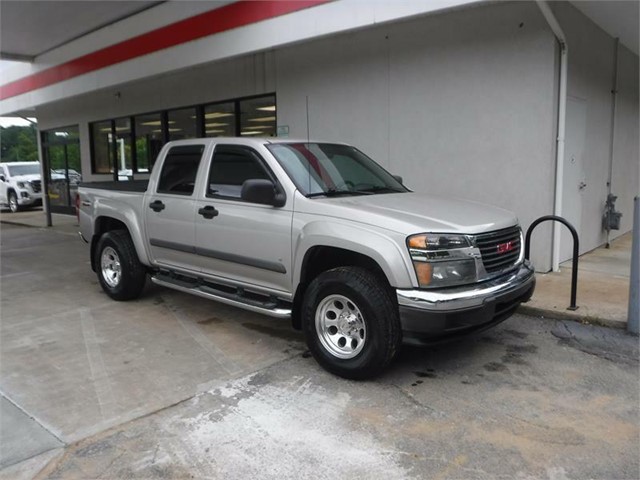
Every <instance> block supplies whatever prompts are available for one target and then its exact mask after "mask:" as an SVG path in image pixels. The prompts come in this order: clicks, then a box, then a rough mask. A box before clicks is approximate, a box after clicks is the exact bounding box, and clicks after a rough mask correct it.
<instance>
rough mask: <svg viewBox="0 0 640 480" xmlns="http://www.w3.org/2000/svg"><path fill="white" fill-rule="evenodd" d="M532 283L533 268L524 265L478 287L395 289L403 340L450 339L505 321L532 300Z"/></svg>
mask: <svg viewBox="0 0 640 480" xmlns="http://www.w3.org/2000/svg"><path fill="white" fill-rule="evenodd" d="M535 283H536V280H535V275H534V271H533V266H532V265H531V264H530V263H529V262H527V261H525V262H523V263H522V264H521V265H520V268H518V270H515V271H513V272H511V273H508V274H506V275H503V276H501V277H497V278H495V279H493V280H489V281H487V282H483V283H481V284H477V285H467V286H464V287H456V288H448V289H440V290H404V289H397V290H396V294H397V298H398V307H399V311H400V321H401V323H402V329H403V335H404V337H405V340H406V339H411V338H421V337H428V338H431V337H442V336H449V335H453V334H456V333H462V332H465V331H471V330H479V329H481V328H482V327H486V326H491V325H494V324H496V323H499V322H500V321H502V320H506V319H507V318H508V317H509V316H511V315H512V314H513V312H514V311H515V309H516V308H517V306H518V305H520V303H522V302H525V301H527V300H528V299H529V298H530V297H531V295H532V294H533V290H534V288H535ZM409 343H415V342H409Z"/></svg>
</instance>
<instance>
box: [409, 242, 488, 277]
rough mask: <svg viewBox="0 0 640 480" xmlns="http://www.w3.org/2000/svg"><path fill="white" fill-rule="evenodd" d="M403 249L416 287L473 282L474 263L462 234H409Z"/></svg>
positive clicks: (474, 275) (474, 273)
mask: <svg viewBox="0 0 640 480" xmlns="http://www.w3.org/2000/svg"><path fill="white" fill-rule="evenodd" d="M407 246H408V247H409V253H410V254H411V260H412V261H413V267H414V269H415V271H416V276H417V277H418V283H419V284H420V287H422V288H439V287H450V286H454V285H463V284H466V283H473V282H475V281H476V261H475V258H474V257H473V254H472V248H471V244H470V243H469V240H468V238H467V237H466V236H465V235H447V234H435V233H426V234H420V235H413V236H411V237H409V238H408V239H407Z"/></svg>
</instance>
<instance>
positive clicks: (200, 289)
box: [151, 273, 291, 318]
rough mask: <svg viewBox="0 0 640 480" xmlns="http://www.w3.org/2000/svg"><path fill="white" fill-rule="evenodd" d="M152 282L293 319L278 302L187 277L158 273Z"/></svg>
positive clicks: (236, 305) (252, 310) (272, 315)
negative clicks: (252, 296)
mask: <svg viewBox="0 0 640 480" xmlns="http://www.w3.org/2000/svg"><path fill="white" fill-rule="evenodd" d="M151 281H152V282H153V283H155V284H156V285H160V286H162V287H167V288H173V289H174V290H178V291H180V292H185V293H190V294H192V295H197V296H199V297H203V298H207V299H209V300H215V301H217V302H220V303H224V304H226V305H231V306H233V307H238V308H243V309H245V310H249V311H251V312H256V313H261V314H263V315H268V316H270V317H276V318H291V308H289V307H287V306H283V305H281V304H280V302H278V301H277V300H275V299H274V300H270V301H264V302H263V301H260V300H255V299H252V298H247V297H246V296H243V295H242V290H241V289H238V293H230V292H225V291H222V290H218V289H217V288H215V286H214V285H210V284H205V283H203V282H199V281H198V280H196V279H193V280H192V279H185V277H181V278H175V277H172V276H170V275H166V274H163V273H158V274H156V275H154V276H152V277H151Z"/></svg>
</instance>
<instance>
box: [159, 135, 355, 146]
mask: <svg viewBox="0 0 640 480" xmlns="http://www.w3.org/2000/svg"><path fill="white" fill-rule="evenodd" d="M194 143H204V144H210V143H227V144H236V145H248V146H257V145H266V144H274V143H332V144H340V145H347V144H346V143H344V142H326V141H321V140H313V139H311V140H310V139H306V138H304V139H303V138H282V137H280V138H278V137H251V138H247V137H206V138H189V139H187V140H174V141H171V142H168V143H167V145H193V144H194Z"/></svg>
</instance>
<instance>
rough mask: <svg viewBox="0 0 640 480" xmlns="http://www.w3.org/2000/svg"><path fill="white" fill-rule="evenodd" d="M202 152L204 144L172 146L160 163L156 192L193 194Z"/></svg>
mask: <svg viewBox="0 0 640 480" xmlns="http://www.w3.org/2000/svg"><path fill="white" fill-rule="evenodd" d="M203 152H204V145H179V146H175V147H172V148H171V149H170V150H169V152H167V156H166V158H165V159H164V163H163V164H162V171H161V172H160V178H159V180H158V187H157V193H168V194H172V195H182V196H191V195H193V190H194V188H195V183H196V178H197V174H198V167H199V166H200V162H201V161H202V154H203Z"/></svg>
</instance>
